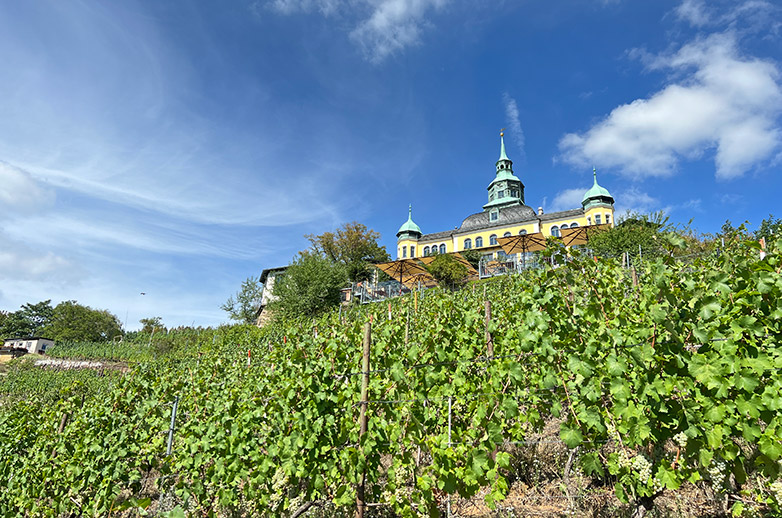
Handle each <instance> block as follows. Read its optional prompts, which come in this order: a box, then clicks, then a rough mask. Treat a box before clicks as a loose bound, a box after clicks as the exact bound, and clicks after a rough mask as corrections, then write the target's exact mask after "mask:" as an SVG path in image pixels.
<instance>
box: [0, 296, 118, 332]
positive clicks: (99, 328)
mask: <svg viewBox="0 0 782 518" xmlns="http://www.w3.org/2000/svg"><path fill="white" fill-rule="evenodd" d="M121 334H122V326H121V324H120V321H119V319H118V318H117V317H116V316H115V315H113V314H112V313H110V312H108V311H107V310H105V309H92V308H91V307H89V306H83V305H81V304H79V303H77V302H76V301H75V300H68V301H65V302H61V303H59V304H57V306H56V307H52V305H51V300H44V301H42V302H38V303H36V304H30V303H28V304H24V305H22V307H21V308H20V309H19V310H18V311H14V312H10V313H4V314H3V317H2V318H0V336H2V338H23V337H31V336H43V337H46V338H51V339H53V340H54V341H95V342H97V341H102V340H110V339H112V338H114V337H115V336H118V335H121Z"/></svg>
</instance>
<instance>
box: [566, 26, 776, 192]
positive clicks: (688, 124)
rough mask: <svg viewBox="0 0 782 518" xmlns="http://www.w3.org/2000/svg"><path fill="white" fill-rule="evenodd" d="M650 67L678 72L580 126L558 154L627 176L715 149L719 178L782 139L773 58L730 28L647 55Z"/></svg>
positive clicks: (758, 160)
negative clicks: (747, 45) (742, 46)
mask: <svg viewBox="0 0 782 518" xmlns="http://www.w3.org/2000/svg"><path fill="white" fill-rule="evenodd" d="M647 66H648V67H649V69H651V70H668V71H671V72H673V73H675V74H678V76H677V79H676V81H675V82H672V83H671V84H669V85H668V86H666V87H665V88H663V89H662V90H661V91H659V92H657V93H655V94H653V95H651V96H650V97H649V98H647V99H637V100H635V101H633V102H632V103H630V104H625V105H622V106H619V107H617V108H615V109H614V110H612V111H611V113H610V114H609V115H608V116H607V117H605V119H603V120H602V121H600V122H598V123H597V124H595V125H594V126H593V127H592V128H590V129H589V130H587V131H586V132H585V133H580V134H579V133H569V134H567V135H565V136H564V137H563V138H562V139H561V140H560V142H559V150H560V157H561V158H562V159H564V160H565V161H567V162H569V163H571V164H575V165H579V166H581V165H586V164H592V163H595V164H600V165H601V166H602V167H614V168H616V169H617V170H619V171H620V172H622V173H624V174H625V175H627V176H632V177H645V176H667V175H670V174H672V173H674V172H675V171H676V169H677V167H678V164H679V162H680V161H681V160H686V159H691V158H699V157H701V156H703V155H704V153H706V152H708V151H709V150H711V149H716V153H715V158H714V161H715V165H716V174H717V177H718V178H723V179H727V178H733V177H737V176H741V175H742V174H744V173H745V172H746V171H748V170H749V169H751V168H753V167H755V166H758V165H760V164H762V163H764V162H765V161H768V160H770V159H771V158H773V156H774V155H775V154H776V153H777V152H778V150H779V149H780V147H781V146H782V127H781V126H780V121H779V115H780V113H782V84H780V72H779V70H778V68H777V66H776V65H775V64H774V63H773V62H770V61H765V60H761V59H758V58H752V57H745V56H742V55H741V54H740V53H739V51H738V48H737V42H736V38H735V36H734V35H733V34H731V33H726V34H715V35H712V36H709V37H708V38H705V39H699V40H696V41H695V42H692V43H689V44H687V45H685V46H683V47H682V48H680V49H679V50H678V51H677V52H675V53H673V54H666V55H660V56H656V57H654V58H653V59H652V58H647Z"/></svg>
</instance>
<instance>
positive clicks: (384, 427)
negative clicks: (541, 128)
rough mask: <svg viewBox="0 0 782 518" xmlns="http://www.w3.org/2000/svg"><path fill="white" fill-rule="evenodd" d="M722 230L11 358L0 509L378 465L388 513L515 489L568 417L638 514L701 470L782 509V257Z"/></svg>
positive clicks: (1, 432) (587, 470) (605, 478)
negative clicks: (462, 281) (668, 248)
mask: <svg viewBox="0 0 782 518" xmlns="http://www.w3.org/2000/svg"><path fill="white" fill-rule="evenodd" d="M777 244H779V242H777ZM727 245H728V247H727V249H726V250H723V251H716V252H715V253H711V254H709V255H705V256H701V257H694V258H689V259H687V260H684V261H683V260H680V259H679V260H674V259H672V258H660V259H656V260H654V261H651V262H647V263H644V264H643V265H641V266H640V267H639V270H638V272H637V273H638V279H639V283H638V285H637V286H634V285H633V281H632V274H631V272H630V271H629V270H627V269H624V268H622V267H621V266H620V265H619V263H618V261H615V260H600V259H594V258H592V257H586V256H582V255H579V253H578V252H577V251H575V252H574V255H573V256H572V257H571V260H569V261H568V262H567V263H566V264H565V265H564V266H561V267H558V268H544V269H540V270H534V271H527V272H525V273H524V274H523V275H517V276H510V277H504V278H496V279H494V280H492V281H491V282H485V283H479V284H473V285H470V286H467V287H465V288H463V289H461V290H459V291H456V292H450V291H440V290H430V291H427V292H425V293H423V294H421V295H420V298H417V300H416V298H414V296H413V295H409V296H406V297H403V298H400V299H396V300H393V301H391V302H390V303H385V302H384V303H380V304H373V305H366V306H358V307H351V308H349V309H344V310H341V311H333V312H330V313H327V314H324V315H323V316H321V317H319V318H316V319H306V320H305V319H298V320H297V319H289V320H286V321H281V322H277V323H275V324H273V325H271V326H269V327H266V328H263V329H258V328H255V327H252V326H233V327H221V328H219V329H216V330H201V331H189V330H184V331H180V332H174V333H171V334H169V335H162V336H159V337H151V338H150V340H149V342H146V341H145V340H144V339H143V338H144V337H141V339H139V343H137V344H97V345H89V344H86V345H81V346H79V345H72V346H62V348H59V347H56V348H54V349H52V351H51V352H52V355H56V356H59V357H69V356H70V357H78V358H93V359H94V358H113V359H115V360H123V361H124V362H125V363H126V364H127V365H128V366H129V367H130V371H129V372H128V373H127V374H124V375H122V374H120V373H118V372H111V371H94V370H90V371H78V372H77V373H73V372H68V373H65V372H57V371H42V370H39V369H36V368H35V367H33V366H32V364H31V362H29V361H26V360H24V359H22V360H21V361H20V360H17V361H16V362H15V363H14V364H12V367H11V370H10V372H9V373H8V375H7V376H5V377H3V378H2V379H0V398H1V399H0V404H1V405H2V406H0V437H2V440H0V488H3V489H2V491H0V515H2V516H14V515H18V514H20V513H21V512H22V510H24V511H26V512H27V513H28V515H29V516H70V515H79V516H82V515H87V516H107V515H111V514H113V513H119V512H122V511H124V512H125V513H126V514H127V513H130V514H136V513H137V514H142V513H145V512H149V513H153V512H154V513H159V512H163V511H168V510H171V509H173V508H175V507H177V508H179V509H181V510H183V511H184V512H185V513H186V514H187V515H192V516H271V515H281V516H290V515H293V514H295V513H296V512H297V510H303V509H305V508H306V507H307V506H309V505H310V503H312V502H316V503H318V504H321V503H324V502H328V503H329V506H331V507H330V509H332V510H333V509H335V508H336V511H333V512H338V510H339V509H340V508H342V509H344V511H345V513H346V514H347V513H350V512H353V510H354V509H355V506H356V496H357V487H358V485H359V484H360V483H361V481H362V480H364V479H365V484H366V489H365V494H364V501H365V502H367V503H378V504H384V505H383V506H379V507H371V508H369V509H370V510H371V511H373V512H375V513H377V512H380V511H382V512H384V513H387V514H396V515H400V516H421V515H437V514H438V513H441V512H443V511H444V509H445V507H446V505H447V503H446V500H447V495H452V497H451V498H453V499H454V500H455V499H456V498H457V497H458V498H471V497H473V498H474V497H475V495H478V494H479V495H480V498H482V499H483V500H484V501H485V502H486V504H487V505H488V506H489V507H494V506H495V505H498V504H499V505H500V506H501V505H502V500H503V498H504V497H505V495H506V494H507V492H508V491H509V483H510V482H512V481H513V480H515V479H516V478H518V477H519V476H521V475H520V471H521V472H523V471H524V470H525V469H526V470H528V469H530V468H529V467H528V466H526V467H525V465H524V462H526V461H524V460H523V459H521V460H520V459H519V458H517V457H516V456H514V448H513V446H514V445H520V444H525V442H529V441H530V438H532V437H538V436H539V434H540V433H541V432H542V431H543V430H544V429H545V428H546V426H551V423H557V426H559V437H558V439H557V440H558V441H561V443H562V444H563V445H564V447H566V448H567V449H568V450H569V451H570V452H572V455H571V456H570V459H571V461H572V462H571V463H569V464H572V467H571V465H569V466H567V469H572V470H574V472H577V473H578V474H579V475H580V476H584V477H589V478H590V480H591V481H592V483H591V488H588V490H594V491H600V490H603V489H602V488H609V489H610V490H612V491H613V494H614V495H615V497H614V498H615V500H614V501H615V503H616V509H624V511H622V512H626V513H628V514H629V513H635V514H636V515H642V514H643V513H644V511H646V510H647V509H653V508H654V507H655V500H656V499H659V498H661V497H664V496H665V495H668V494H671V493H673V492H676V491H677V490H678V491H682V490H684V489H686V488H688V487H706V488H708V489H709V491H712V492H713V493H714V494H715V495H716V498H718V499H721V501H722V502H724V505H725V508H726V509H728V510H729V511H730V512H732V513H733V514H734V515H736V516H738V515H742V514H745V515H750V514H759V513H771V514H775V513H778V512H779V510H780V503H782V482H778V481H777V480H778V477H779V471H780V464H779V460H780V457H782V422H780V408H782V393H780V389H781V388H782V378H780V376H778V373H779V369H780V368H782V349H780V348H779V340H780V337H782V318H781V317H782V307H781V306H780V302H779V301H780V300H782V279H781V278H780V274H779V271H780V268H781V267H782V257H780V253H779V251H778V248H776V249H775V248H774V244H773V243H772V244H771V245H770V252H769V254H768V256H767V257H766V258H765V260H762V261H761V260H759V254H758V252H759V250H758V245H757V244H756V243H753V242H742V243H739V242H731V243H727ZM549 253H551V254H554V255H556V256H558V257H559V261H560V262H564V259H565V257H564V251H563V250H560V249H555V250H551V251H550V252H549ZM486 301H489V302H490V305H491V320H490V321H489V323H488V326H486V324H485V317H486V304H485V302H486ZM416 306H417V307H416ZM370 322H371V354H370V357H371V359H370V371H369V386H368V399H369V402H368V403H367V404H366V405H365V408H366V412H367V416H368V428H367V432H366V433H365V434H364V435H363V436H362V437H361V438H359V425H358V416H359V413H360V409H361V407H362V406H363V405H362V404H361V403H360V394H361V383H362V378H363V374H362V372H361V371H362V368H361V364H362V363H361V362H362V341H363V340H364V333H365V326H366V324H368V323H370ZM487 331H488V335H489V336H487ZM487 338H488V342H489V343H488V344H487ZM248 352H249V366H248ZM175 398H178V404H177V412H178V413H177V417H176V428H175V432H174V436H173V437H174V440H173V444H172V451H171V454H170V455H166V446H167V445H166V441H167V432H168V430H169V425H170V420H171V412H172V405H171V403H172V402H173V401H174V400H175ZM621 502H625V503H626V504H625V506H624V507H622V504H621ZM570 505H571V511H572V512H573V513H575V514H584V509H583V508H581V510H579V506H581V505H586V504H585V501H584V500H582V501H576V500H573V501H571V504H570ZM312 509H315V506H313V507H312Z"/></svg>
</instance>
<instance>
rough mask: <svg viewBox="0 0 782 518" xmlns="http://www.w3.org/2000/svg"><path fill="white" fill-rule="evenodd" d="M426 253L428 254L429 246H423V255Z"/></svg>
mask: <svg viewBox="0 0 782 518" xmlns="http://www.w3.org/2000/svg"><path fill="white" fill-rule="evenodd" d="M427 255H429V247H428V246H425V247H424V257H426V256H427Z"/></svg>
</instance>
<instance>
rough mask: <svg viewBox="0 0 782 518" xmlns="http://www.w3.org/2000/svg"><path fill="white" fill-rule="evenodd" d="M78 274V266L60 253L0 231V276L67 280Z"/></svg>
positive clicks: (68, 281)
mask: <svg viewBox="0 0 782 518" xmlns="http://www.w3.org/2000/svg"><path fill="white" fill-rule="evenodd" d="M80 275H81V274H80V270H79V268H78V267H76V266H75V265H74V264H73V263H71V261H69V260H67V259H65V258H64V257H62V256H59V255H57V254H55V253H54V252H52V251H46V250H42V249H34V248H32V247H30V246H28V245H27V244H25V243H22V242H20V241H15V240H13V239H10V238H8V236H6V235H5V234H3V233H0V279H3V280H14V281H18V280H32V281H49V282H55V283H63V284H69V283H71V282H74V281H76V280H77V279H78V278H79V277H80Z"/></svg>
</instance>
